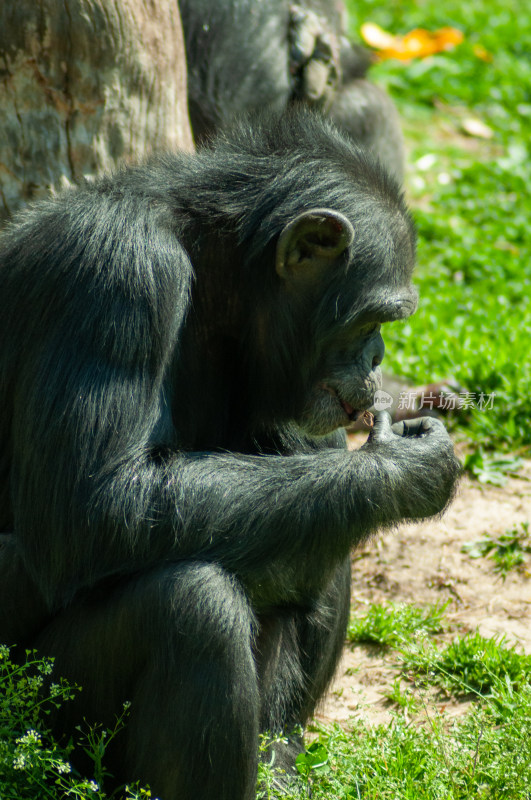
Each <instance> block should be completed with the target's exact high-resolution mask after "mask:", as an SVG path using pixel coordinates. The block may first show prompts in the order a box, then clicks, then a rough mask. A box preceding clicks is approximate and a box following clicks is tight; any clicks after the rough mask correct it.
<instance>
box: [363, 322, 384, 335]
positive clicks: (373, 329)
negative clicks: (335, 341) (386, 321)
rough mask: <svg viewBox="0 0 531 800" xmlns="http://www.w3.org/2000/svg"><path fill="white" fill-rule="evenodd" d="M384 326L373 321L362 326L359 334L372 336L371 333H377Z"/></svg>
mask: <svg viewBox="0 0 531 800" xmlns="http://www.w3.org/2000/svg"><path fill="white" fill-rule="evenodd" d="M381 327H382V326H381V325H380V323H379V322H371V323H370V324H368V325H364V326H363V327H362V328H360V332H359V335H360V336H370V335H371V333H377V332H378V331H379V330H380V328H381Z"/></svg>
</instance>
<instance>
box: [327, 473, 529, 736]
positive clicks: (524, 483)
mask: <svg viewBox="0 0 531 800" xmlns="http://www.w3.org/2000/svg"><path fill="white" fill-rule="evenodd" d="M528 521H531V461H526V462H525V465H524V468H523V469H522V470H521V471H520V472H519V474H518V477H515V478H511V479H509V481H508V483H507V485H506V486H504V487H503V488H498V487H492V486H482V485H481V484H479V483H477V482H476V481H471V480H470V479H468V478H466V477H465V478H464V479H463V480H462V482H461V485H460V488H459V490H458V493H457V496H456V498H455V500H454V502H453V504H452V505H451V507H450V508H449V509H448V511H447V512H446V513H445V515H444V516H443V518H442V519H439V520H431V521H429V522H423V523H419V524H415V525H403V526H400V527H399V528H398V529H397V530H396V531H394V532H390V533H387V534H383V535H381V536H379V537H377V538H376V539H374V540H373V541H372V542H370V543H369V544H368V545H367V546H366V547H364V548H363V549H362V550H358V551H357V552H355V553H354V555H353V582H352V609H353V613H359V614H363V613H366V610H368V608H369V607H370V605H371V604H372V603H389V602H393V603H400V602H404V603H416V604H421V605H422V604H427V603H434V602H441V601H444V600H450V604H449V606H448V609H447V612H446V619H447V620H450V623H451V628H452V630H453V633H452V632H450V633H449V634H447V638H448V639H451V638H452V637H453V636H455V632H456V630H458V631H460V632H466V631H469V630H472V631H473V630H476V628H477V629H478V630H479V632H480V633H481V634H482V635H483V636H492V635H495V634H505V635H506V636H507V638H508V639H509V641H510V642H511V643H516V644H517V645H518V646H519V647H520V648H522V649H524V650H525V651H526V652H527V653H531V581H530V580H529V576H530V572H529V570H528V569H526V566H525V565H524V566H523V568H519V569H518V570H512V571H511V572H509V574H508V575H507V577H506V579H505V580H503V579H502V578H501V577H500V576H499V575H498V574H497V573H496V572H495V569H494V566H495V565H494V562H493V561H492V559H490V558H478V559H472V558H470V556H468V555H467V554H466V553H464V552H462V551H461V547H462V545H463V544H464V543H465V542H469V541H474V540H477V539H481V538H483V537H485V535H486V534H490V535H491V536H497V535H499V534H501V533H503V532H504V531H506V530H507V529H509V528H512V527H514V526H515V525H518V524H519V523H522V522H528ZM393 662H394V665H393ZM397 675H398V671H397V668H396V660H394V659H392V658H390V657H389V655H388V654H387V652H386V651H385V650H383V649H382V648H378V647H373V646H362V645H357V646H347V647H346V648H345V652H344V654H343V658H342V660H341V663H340V665H339V668H338V672H337V676H336V679H335V681H334V683H333V685H332V686H331V689H330V691H329V693H328V696H327V697H326V699H325V701H324V704H323V706H322V709H321V713H320V714H319V716H318V719H320V720H321V721H324V722H333V721H337V722H346V721H347V720H348V719H349V718H350V717H352V716H358V715H360V714H362V715H363V716H364V717H366V718H367V719H368V720H369V721H370V722H373V723H380V722H386V721H388V720H389V719H390V711H391V706H390V704H389V702H388V701H387V700H386V698H385V693H386V692H387V691H388V690H389V689H390V688H391V686H392V684H393V681H394V680H395V678H396V676H397ZM431 702H435V703H436V704H437V705H438V706H439V707H442V706H444V707H445V710H446V711H447V712H450V713H455V714H458V713H462V711H463V710H465V708H466V706H467V704H463V703H457V702H456V701H454V700H448V699H445V698H441V697H437V698H431V699H430V703H431Z"/></svg>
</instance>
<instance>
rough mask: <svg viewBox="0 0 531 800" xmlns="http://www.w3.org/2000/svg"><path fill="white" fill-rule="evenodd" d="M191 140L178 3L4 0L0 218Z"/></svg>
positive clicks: (0, 10)
mask: <svg viewBox="0 0 531 800" xmlns="http://www.w3.org/2000/svg"><path fill="white" fill-rule="evenodd" d="M192 147H193V144H192V135H191V131H190V125H189V121H188V111H187V99H186V61H185V52H184V44H183V37H182V30H181V22H180V17H179V10H178V5H177V0H0V225H1V224H2V223H3V222H5V220H6V219H8V218H9V217H10V216H11V214H12V213H13V212H14V211H15V210H16V209H17V208H19V207H20V206H23V205H24V204H26V203H27V202H28V201H29V200H31V199H33V198H35V197H37V196H42V195H43V194H45V193H46V192H48V191H50V189H53V188H58V187H59V186H60V185H61V184H62V183H64V182H65V181H68V182H74V183H75V182H78V181H79V180H80V179H82V178H83V176H91V175H95V174H97V173H99V172H101V171H104V170H109V169H112V168H113V167H115V166H116V165H117V164H118V163H120V162H123V161H129V160H131V159H138V158H140V157H142V156H144V155H145V154H147V153H148V152H149V151H150V150H153V149H160V148H166V149H167V148H173V149H174V148H182V149H187V150H191V149H192Z"/></svg>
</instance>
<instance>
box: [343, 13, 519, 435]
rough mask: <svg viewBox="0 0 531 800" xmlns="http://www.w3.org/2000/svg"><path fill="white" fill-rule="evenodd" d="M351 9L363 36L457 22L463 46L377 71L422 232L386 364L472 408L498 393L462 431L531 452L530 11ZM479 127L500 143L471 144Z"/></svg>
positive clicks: (464, 420) (464, 417)
mask: <svg viewBox="0 0 531 800" xmlns="http://www.w3.org/2000/svg"><path fill="white" fill-rule="evenodd" d="M351 10H352V30H353V31H354V32H355V31H357V30H358V28H359V24H360V23H361V22H362V21H365V20H371V21H373V22H376V23H378V24H380V25H381V26H382V27H384V28H385V29H387V30H389V31H391V32H392V33H398V34H400V33H405V32H407V31H408V30H410V29H412V28H415V27H417V26H420V27H425V28H427V29H430V30H435V29H437V28H440V27H443V26H446V25H451V26H455V27H457V28H459V29H460V30H461V31H462V32H463V34H464V37H465V39H464V42H463V43H462V44H461V45H459V46H458V47H456V48H455V49H454V50H453V51H451V52H447V53H443V54H439V55H436V56H432V57H431V58H427V59H420V60H414V61H411V62H410V63H408V64H403V63H400V62H397V61H391V60H389V61H385V62H382V63H380V64H377V65H376V66H375V67H374V68H373V72H372V74H373V77H374V79H375V80H376V81H378V82H379V83H380V84H382V85H384V86H386V87H387V88H388V90H389V91H390V92H391V94H392V95H393V97H394V99H395V101H396V103H397V105H398V107H399V111H400V114H401V117H402V119H403V120H404V127H405V130H406V136H407V142H408V148H409V153H408V163H409V165H410V170H409V173H408V177H407V185H408V194H409V196H410V200H411V204H412V207H413V210H414V216H415V219H416V222H417V226H418V233H419V258H418V261H419V267H418V271H417V284H418V286H419V288H420V291H421V303H420V307H419V311H418V312H417V314H416V315H415V316H414V317H413V318H412V319H411V320H409V321H407V322H406V323H405V324H403V325H401V326H393V327H391V328H389V329H388V332H387V342H388V348H387V353H388V355H387V356H386V358H387V363H388V366H389V367H390V368H392V370H393V371H395V372H397V373H399V374H403V375H406V376H408V377H410V378H411V379H412V380H414V381H416V382H418V383H427V382H430V381H432V380H434V379H447V378H448V377H452V378H453V379H454V380H455V381H456V383H457V384H458V385H460V386H463V387H465V389H466V390H467V391H468V392H470V393H471V394H472V395H473V396H474V397H475V400H476V403H475V405H476V406H477V405H478V402H477V401H478V400H479V398H480V396H481V395H484V396H491V395H492V393H495V394H494V396H493V408H492V409H487V410H480V409H479V408H472V409H471V410H470V411H468V412H467V413H466V414H460V415H459V416H457V418H456V419H457V421H456V424H455V426H454V427H455V429H456V431H457V432H458V433H459V434H461V435H463V436H466V438H468V439H472V440H473V441H474V442H477V443H483V444H484V445H485V446H486V447H490V448H499V447H504V448H507V449H515V448H518V447H521V446H529V445H530V444H531V426H530V425H529V417H530V416H531V359H529V346H528V337H529V333H530V332H531V302H530V295H531V292H530V291H529V280H530V277H531V237H530V236H529V219H530V215H531V194H530V193H529V189H528V187H529V185H530V181H531V158H530V152H529V149H530V144H529V143H530V138H529V129H530V125H531V59H529V52H530V51H531V15H530V14H528V13H525V12H523V11H522V6H521V4H520V3H519V2H516V0H508V1H507V2H505V0H494V1H493V2H486V0H479V1H478V0H476V1H475V2H472V3H468V4H463V3H461V2H456V0H449V1H448V2H444V3H437V2H434V0H427V1H426V2H422V3H420V2H413V0H408V1H407V2H398V0H394V2H389V3H380V2H375V1H373V0H361V2H356V3H352V9H351ZM478 47H481V48H483V49H482V50H478ZM478 53H481V54H482V56H483V57H479V56H478ZM485 54H486V55H485ZM485 58H487V60H484V59H485ZM469 118H474V119H479V120H480V121H482V122H483V123H485V124H486V125H487V126H488V127H489V129H490V130H491V132H492V138H490V139H482V138H474V137H471V136H468V135H467V134H466V132H465V127H464V123H465V121H466V120H467V119H469Z"/></svg>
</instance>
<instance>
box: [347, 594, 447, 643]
mask: <svg viewBox="0 0 531 800" xmlns="http://www.w3.org/2000/svg"><path fill="white" fill-rule="evenodd" d="M447 605H448V603H444V604H443V605H430V606H426V608H420V607H418V606H412V605H408V604H405V603H401V604H398V605H395V604H394V603H390V604H388V605H381V604H378V603H376V604H375V605H372V606H371V607H370V609H369V611H368V613H367V614H366V615H365V616H358V617H354V618H353V619H352V621H351V623H350V625H349V629H348V634H347V636H348V640H349V641H350V642H353V643H354V642H357V643H365V644H380V645H390V646H392V647H396V646H397V645H399V644H401V643H403V642H408V641H410V640H411V638H412V637H413V636H416V635H418V634H419V633H423V634H425V633H440V632H441V631H442V629H443V628H442V619H443V616H444V611H445V609H446V607H447Z"/></svg>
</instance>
